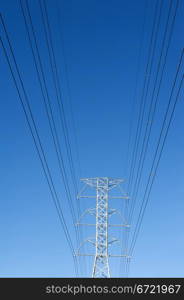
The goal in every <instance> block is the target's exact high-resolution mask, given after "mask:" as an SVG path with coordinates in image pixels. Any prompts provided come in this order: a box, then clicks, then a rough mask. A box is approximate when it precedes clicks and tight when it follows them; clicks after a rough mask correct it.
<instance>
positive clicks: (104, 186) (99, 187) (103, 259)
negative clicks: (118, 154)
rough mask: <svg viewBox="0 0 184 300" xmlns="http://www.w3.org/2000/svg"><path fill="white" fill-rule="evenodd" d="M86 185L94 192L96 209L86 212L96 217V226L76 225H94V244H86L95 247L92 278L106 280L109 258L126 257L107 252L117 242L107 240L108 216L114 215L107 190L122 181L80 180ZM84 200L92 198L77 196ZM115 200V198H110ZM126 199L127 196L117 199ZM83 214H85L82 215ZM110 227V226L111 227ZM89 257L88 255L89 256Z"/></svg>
mask: <svg viewBox="0 0 184 300" xmlns="http://www.w3.org/2000/svg"><path fill="white" fill-rule="evenodd" d="M81 180H82V181H83V182H84V183H85V184H86V185H89V186H91V187H93V188H95V190H96V208H95V209H89V210H87V211H86V212H88V213H90V214H93V215H95V216H96V224H81V223H78V224H77V225H95V226H96V237H95V242H92V241H91V240H90V239H88V240H87V241H88V242H91V243H92V244H94V245H95V255H94V265H93V271H92V277H94V278H99V277H100V278H107V277H110V271H109V261H108V260H109V257H110V256H111V257H112V256H116V257H126V255H110V254H109V252H108V248H109V247H108V246H109V244H111V243H113V242H114V241H117V240H116V239H112V240H110V239H109V236H108V227H109V215H110V214H113V213H115V210H114V209H109V207H108V200H109V190H111V189H113V188H115V187H117V186H118V185H119V184H120V183H121V182H122V181H123V180H122V179H115V178H108V177H96V178H85V179H81ZM79 197H85V198H91V197H92V196H81V195H80V196H79ZM111 198H116V197H111ZM117 198H124V199H128V197H127V196H123V197H117ZM84 214H85V213H84ZM111 226H112V225H111ZM113 226H124V227H129V225H127V224H119V225H113ZM78 255H88V254H79V253H78ZM89 255H90V254H89Z"/></svg>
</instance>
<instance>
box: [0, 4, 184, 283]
mask: <svg viewBox="0 0 184 300" xmlns="http://www.w3.org/2000/svg"><path fill="white" fill-rule="evenodd" d="M163 2H164V6H165V10H164V14H163V19H162V21H163V24H162V27H161V32H162V30H163V29H162V28H163V26H164V24H165V23H164V22H165V17H166V13H167V9H168V2H169V1H165V0H164V1H163ZM56 3H57V1H56V0H54V1H53V0H52V1H51V0H47V6H48V8H49V17H50V21H51V26H52V30H53V34H54V45H55V49H56V55H57V59H58V66H59V69H60V76H61V78H62V84H63V91H64V101H65V109H66V112H67V115H68V116H69V117H68V122H69V126H70V128H71V118H70V108H69V105H68V96H67V95H68V94H67V83H66V76H65V75H66V74H65V72H64V70H63V63H64V59H63V55H62V51H61V44H60V37H59V31H58V27H59V26H60V27H61V30H62V35H63V41H64V47H65V60H66V62H67V68H68V79H69V85H70V91H71V99H72V108H73V111H74V118H75V123H76V135H77V140H78V145H79V146H78V149H79V156H80V165H81V171H80V170H79V169H80V168H79V166H78V164H77V163H76V171H77V179H78V181H79V178H80V177H93V176H110V177H123V178H125V180H126V176H127V174H126V159H127V156H126V153H127V143H128V135H129V127H130V122H131V119H132V118H133V120H134V122H133V124H134V125H135V122H136V120H137V119H136V117H137V111H138V105H137V104H136V105H135V111H134V114H132V110H131V109H132V101H139V100H135V99H134V92H135V85H136V72H137V65H138V64H140V69H139V71H140V73H139V81H138V90H137V96H138V98H137V99H139V96H140V91H141V87H142V83H143V79H144V77H143V75H144V70H145V64H146V59H147V53H148V43H149V37H150V32H151V26H152V20H153V8H154V6H155V0H154V1H151V0H148V8H147V11H146V26H145V32H144V39H142V24H143V18H144V10H145V1H143V0H141V1H136V0H134V1H133V0H132V1H127V0H114V1H111V0H106V1H105V0H100V1H98V0H88V1H85V0H76V1H74V0H73V1H72V0H67V1H58V3H59V7H60V12H61V15H60V21H61V22H60V23H58V16H57V7H56ZM30 7H31V12H32V15H33V21H34V25H35V27H36V34H37V36H38V37H40V38H39V47H40V51H41V53H42V59H43V62H44V68H45V72H46V74H47V75H46V76H47V80H48V87H49V91H50V94H51V96H53V102H54V101H55V99H54V97H55V95H54V92H53V84H52V81H51V75H50V69H49V63H48V53H47V49H46V45H45V40H44V38H41V37H42V36H43V28H42V25H41V21H40V12H39V8H38V3H37V1H36V0H32V1H30ZM0 11H1V13H2V15H3V16H4V18H5V22H6V24H7V27H8V31H9V33H10V37H11V40H12V43H13V45H14V48H15V54H16V57H17V60H18V63H19V66H20V69H21V73H22V75H23V78H24V82H25V86H26V89H27V91H28V93H29V96H30V99H31V104H32V108H33V111H34V115H35V118H36V121H37V123H38V126H39V131H40V135H41V137H42V140H43V143H44V147H45V149H46V152H47V158H48V161H49V164H50V166H51V169H52V172H53V176H54V178H55V182H56V186H57V189H58V192H59V194H60V197H61V200H62V204H63V209H64V212H65V216H66V218H67V220H68V226H69V228H70V232H71V235H72V236H73V234H74V232H73V228H72V224H71V221H70V214H69V210H68V206H67V203H66V197H65V195H64V190H63V187H62V184H61V182H60V180H59V174H58V168H57V161H56V157H55V153H54V150H53V145H52V141H51V137H50V133H49V128H48V123H47V120H46V116H45V111H44V107H43V102H42V99H41V94H40V89H39V86H38V82H37V78H36V73H35V70H34V66H33V60H32V56H31V52H30V48H29V44H28V40H27V37H26V34H25V27H24V23H23V19H22V15H21V11H20V6H19V1H16V0H14V1H2V0H1V1H0ZM183 18H184V2H183V1H180V7H179V10H178V14H177V19H176V24H175V28H174V35H173V39H172V44H171V48H170V50H169V55H168V61H167V72H166V73H165V77H164V82H163V85H162V90H161V97H160V105H159V109H160V114H159V113H158V115H157V121H158V123H157V125H158V126H155V129H154V133H155V135H158V132H159V122H161V118H160V117H161V114H162V113H163V111H164V108H165V105H166V103H167V100H168V95H169V91H170V88H171V83H172V80H173V77H174V72H175V68H176V64H177V61H178V58H179V55H180V52H181V49H182V47H183V42H184V38H183ZM0 32H1V34H2V35H3V33H2V30H1V31H0ZM141 41H142V42H143V47H142V48H143V50H142V52H141V59H140V61H139V54H138V53H139V49H140V43H141ZM158 47H159V46H158ZM158 49H159V48H158ZM155 59H156V58H155ZM155 61H157V60H155ZM0 68H1V72H0V82H1V83H0V87H1V88H0V95H1V96H0V97H1V110H0V132H1V133H0V136H1V147H0V166H1V167H0V191H1V192H0V194H1V201H0V220H1V226H0V239H1V246H0V276H1V277H18V276H22V277H31V276H33V277H41V276H43V277H70V276H74V269H73V263H72V259H71V255H70V252H69V250H68V246H67V244H66V240H65V237H64V234H63V231H62V229H61V228H60V224H59V220H58V216H57V214H56V211H55V209H54V206H53V204H52V202H51V197H50V194H49V190H48V187H47V185H46V181H45V178H44V176H43V172H42V169H41V165H40V162H39V160H38V157H37V154H36V151H35V148H34V145H33V141H32V138H31V136H30V133H29V130H28V128H27V125H26V121H25V117H24V114H23V111H22V108H21V106H20V103H19V100H18V96H17V93H16V90H15V88H14V85H13V82H12V80H11V77H10V73H9V70H8V67H7V64H6V62H5V59H4V56H3V53H2V50H0ZM54 103H55V102H54ZM137 103H138V102H137ZM183 111H184V103H183V94H182V97H181V99H180V101H179V103H178V106H177V109H176V112H175V116H174V120H173V123H172V126H171V130H170V132H169V136H168V139H167V143H166V146H165V149H164V153H163V157H162V160H161V164H160V167H159V170H158V175H157V177H156V181H155V184H154V188H153V190H152V193H151V197H150V201H149V205H148V207H147V210H146V214H145V217H144V220H143V224H142V227H141V232H140V235H139V238H138V241H137V244H136V248H135V252H134V257H133V259H132V263H131V270H130V276H132V277H180V276H183V275H184V271H183V270H184V260H183V253H184V235H183V226H184V218H183V212H184V201H183V199H184V189H183V180H184V164H183V153H184V139H183V132H184V122H183ZM56 118H57V112H56ZM157 127H158V128H157ZM58 129H59V127H58ZM71 136H72V137H73V133H71ZM154 142H155V140H154V139H153V140H152V143H153V145H154ZM72 149H73V152H74V158H75V160H76V161H77V156H76V153H75V152H76V148H75V144H74V143H73V144H72ZM150 153H153V152H151V150H150ZM64 155H65V154H64ZM150 155H151V154H150ZM150 157H151V156H150ZM145 170H146V171H145V178H144V180H143V187H144V184H145V182H146V178H147V177H146V176H147V172H148V170H149V161H148V162H147V169H146V166H145ZM124 189H125V190H126V183H125V187H124ZM142 190H143V189H142ZM72 195H73V197H74V193H73V194H72ZM141 195H142V194H141V191H140V196H139V201H141ZM75 201H77V200H75ZM84 201H85V203H84V202H82V203H81V208H82V209H84V208H85V207H88V206H93V204H92V202H91V200H89V202H90V203H89V205H88V203H86V201H88V200H84ZM116 205H118V204H116ZM111 206H112V207H113V206H114V205H113V203H112V202H111ZM137 211H138V207H137ZM87 234H88V231H87V229H85V231H84V235H85V236H86V235H87ZM81 262H82V261H81ZM90 263H91V262H89V263H88V264H87V276H90V274H91V268H92V265H91V264H90ZM117 264H118V262H113V263H112V275H114V276H116V275H118V274H116V273H115V271H116V268H117ZM85 275H86V274H84V273H83V276H85Z"/></svg>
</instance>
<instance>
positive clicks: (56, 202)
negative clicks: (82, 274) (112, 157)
mask: <svg viewBox="0 0 184 300" xmlns="http://www.w3.org/2000/svg"><path fill="white" fill-rule="evenodd" d="M0 21H1V24H2V27H3V29H4V32H5V36H6V40H7V42H8V46H9V49H10V53H11V56H12V59H13V62H14V65H15V69H16V72H17V75H18V78H19V81H20V85H21V88H22V91H23V95H24V99H25V103H26V105H25V103H24V100H23V97H22V96H21V92H20V89H19V86H18V82H17V80H16V77H15V74H14V72H13V68H12V65H11V62H10V59H9V56H8V52H7V50H6V48H5V46H4V43H3V40H2V38H1V37H0V42H1V46H2V49H3V52H4V55H5V58H6V61H7V64H8V66H9V69H10V73H11V76H12V79H13V82H14V84H15V87H16V90H17V93H18V96H19V100H20V103H21V106H22V108H23V111H24V114H25V117H26V121H27V125H28V128H29V130H30V133H31V136H32V138H33V141H34V145H35V147H36V151H37V154H38V156H39V160H40V162H41V166H42V169H43V172H44V175H45V178H46V182H47V184H48V187H49V190H50V193H51V197H52V200H53V203H54V206H55V208H56V211H57V214H58V217H59V221H60V224H61V226H62V229H63V231H64V234H65V237H66V240H67V242H68V245H69V248H70V251H71V253H72V256H73V261H74V266H75V272H76V276H77V274H78V267H77V263H76V258H75V252H74V247H73V243H72V239H71V237H70V234H69V231H68V227H67V224H66V221H65V218H64V215H63V212H62V208H61V205H60V201H59V197H58V194H57V192H56V189H55V186H54V182H53V178H52V175H51V172H50V169H49V166H48V163H47V159H46V156H45V152H44V150H43V145H42V143H41V139H40V136H39V133H38V129H37V126H36V123H35V120H34V117H33V113H32V110H31V106H30V103H29V99H28V96H27V93H26V90H25V87H24V83H23V80H22V77H21V74H20V71H19V68H18V64H17V61H16V58H15V55H14V50H13V47H12V44H11V42H10V38H9V35H8V32H7V29H6V26H5V23H4V20H3V18H2V15H1V14H0ZM26 107H27V109H28V112H29V114H28V112H27V109H26ZM31 122H32V125H31ZM32 126H33V128H32ZM35 134H36V136H35Z"/></svg>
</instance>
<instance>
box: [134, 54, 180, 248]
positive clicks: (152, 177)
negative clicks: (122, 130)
mask: <svg viewBox="0 0 184 300" xmlns="http://www.w3.org/2000/svg"><path fill="white" fill-rule="evenodd" d="M183 56H184V50H183V51H182V54H181V56H180V60H179V64H178V67H177V71H176V75H175V79H174V83H173V86H172V89H171V93H170V97H169V101H168V105H167V109H166V112H165V115H164V120H163V124H162V128H161V131H160V135H159V139H158V143H157V147H156V151H155V154H154V158H153V163H152V166H151V170H150V175H149V178H148V182H147V185H146V189H145V193H144V196H143V201H142V205H141V209H140V212H139V216H138V220H137V223H136V228H135V231H134V235H133V239H132V243H131V246H130V253H132V252H133V250H134V248H135V243H136V241H137V237H138V234H139V232H140V227H141V224H142V220H143V217H144V214H145V210H146V207H147V204H148V201H149V197H150V193H151V189H152V186H153V182H154V180H155V177H156V173H157V169H158V166H159V163H160V159H161V156H162V153H163V149H164V145H165V142H166V138H167V136H168V132H169V128H170V125H171V122H172V119H173V115H174V112H175V108H176V104H177V102H178V100H179V96H180V91H181V88H182V85H183V81H184V75H182V79H181V81H180V84H179V87H178V91H177V95H176V98H175V101H174V104H173V108H172V111H171V114H170V117H169V121H168V125H167V127H166V130H165V135H164V138H163V142H162V145H161V149H160V152H159V147H160V144H161V141H162V136H163V132H164V128H165V124H166V122H167V118H168V114H169V110H170V106H171V101H172V96H173V93H174V89H175V86H176V82H177V78H178V75H179V71H180V67H181V64H182V61H183ZM157 156H158V159H157ZM156 159H157V162H156ZM155 162H156V166H155V167H154V165H155ZM149 185H150V186H149ZM147 192H148V194H147ZM146 196H147V197H146Z"/></svg>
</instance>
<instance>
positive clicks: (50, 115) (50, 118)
mask: <svg viewBox="0 0 184 300" xmlns="http://www.w3.org/2000/svg"><path fill="white" fill-rule="evenodd" d="M25 3H26V4H27V2H25ZM20 5H21V10H22V14H23V17H24V23H25V26H26V32H27V36H28V40H29V44H30V48H31V52H32V55H33V60H34V65H35V68H36V73H37V77H38V81H39V85H40V88H41V92H42V97H43V100H44V106H45V110H46V115H47V119H48V122H49V128H50V131H51V135H52V139H53V143H54V148H55V151H56V156H57V159H58V166H59V170H60V172H61V176H62V180H63V183H64V188H65V191H66V196H67V199H68V203H69V207H70V212H71V215H72V219H73V223H75V222H76V216H75V211H74V208H73V204H72V200H71V195H70V190H69V187H68V182H67V177H66V171H65V166H64V160H63V157H62V152H61V146H60V142H59V137H58V133H57V129H56V124H55V121H54V115H53V111H52V106H51V100H50V97H49V92H48V88H47V84H46V78H45V75H44V70H43V65H42V62H41V56H40V53H39V49H38V44H37V39H36V35H35V31H34V28H33V24H32V19H31V15H30V11H29V7H28V6H26V7H27V12H28V15H29V17H30V24H31V29H32V33H33V38H34V43H35V47H36V53H37V58H38V63H37V60H36V56H35V52H34V48H33V44H32V40H31V36H30V32H29V27H28V23H27V19H26V15H25V12H24V8H23V5H22V1H21V0H20ZM38 65H39V67H38ZM39 68H40V73H39ZM40 74H41V76H40ZM42 80H43V83H42ZM43 87H44V89H45V93H46V97H45V94H44V90H43Z"/></svg>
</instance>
